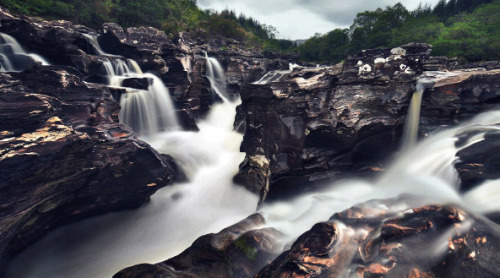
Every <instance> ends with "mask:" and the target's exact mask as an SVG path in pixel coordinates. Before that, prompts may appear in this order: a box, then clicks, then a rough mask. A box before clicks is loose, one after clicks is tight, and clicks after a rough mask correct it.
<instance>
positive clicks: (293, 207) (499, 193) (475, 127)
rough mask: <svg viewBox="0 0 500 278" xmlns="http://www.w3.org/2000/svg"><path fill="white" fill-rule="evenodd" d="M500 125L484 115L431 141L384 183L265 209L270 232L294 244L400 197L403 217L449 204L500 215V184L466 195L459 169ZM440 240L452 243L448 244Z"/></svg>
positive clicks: (403, 159) (353, 183) (339, 186)
mask: <svg viewBox="0 0 500 278" xmlns="http://www.w3.org/2000/svg"><path fill="white" fill-rule="evenodd" d="M499 125H500V111H493V112H486V113H483V114H480V115H478V116H476V117H475V118H474V119H472V120H470V121H469V122H466V123H463V124H462V125H460V126H458V127H455V128H451V129H448V130H443V131H440V132H437V133H435V134H433V135H431V136H429V137H428V138H425V139H424V140H423V141H422V142H419V143H418V144H416V145H415V146H414V147H413V148H412V149H411V150H408V151H406V152H404V153H402V155H401V156H400V157H398V159H397V160H396V161H394V162H393V163H392V166H391V167H390V168H389V169H388V170H387V171H386V172H385V173H384V174H383V175H382V176H381V177H379V178H377V179H375V180H373V181H367V180H347V181H341V182H337V183H335V184H332V185H331V186H329V187H328V188H326V189H324V190H323V191H320V192H315V193H310V194H305V195H302V196H299V197H297V198H295V199H292V200H287V201H279V202H274V203H271V204H265V205H264V206H262V207H261V213H262V215H264V216H265V218H266V222H267V226H268V227H273V228H276V229H278V230H280V231H282V232H284V233H287V236H288V243H289V244H291V243H292V242H293V241H294V240H295V239H296V238H297V237H298V236H299V235H301V234H302V233H304V232H305V231H307V230H308V229H310V228H311V227H312V226H313V225H314V224H315V223H318V222H321V221H325V220H328V219H329V218H330V217H331V216H332V215H333V214H334V213H335V212H341V211H344V210H346V209H348V208H350V207H352V206H354V205H356V204H359V203H363V202H367V201H370V200H371V201H370V202H369V203H368V204H366V205H367V206H370V208H371V209H373V210H374V211H377V210H380V209H388V208H387V207H386V206H385V205H384V204H382V203H381V202H380V201H378V200H384V199H388V198H395V197H398V196H406V198H404V199H403V200H404V201H403V203H401V205H400V206H399V207H398V208H397V209H398V210H397V211H395V212H398V213H404V212H405V211H406V210H408V209H411V208H413V207H418V206H423V205H428V204H449V203H451V204H455V205H458V206H459V207H462V208H464V209H466V210H467V211H469V212H473V213H477V214H483V213H489V212H494V211H500V190H499V189H498V185H500V180H493V181H486V182H485V183H484V184H482V185H479V186H477V187H476V188H474V189H472V190H471V191H469V192H465V193H460V192H459V190H458V188H457V183H458V177H457V173H456V170H455V168H454V166H453V164H454V162H455V161H456V154H457V152H459V151H460V150H462V149H464V148H466V147H468V146H471V145H473V144H475V143H478V142H480V141H482V140H483V139H484V136H485V135H486V134H488V133H498V132H500V126H499ZM466 135H468V136H470V137H469V140H468V141H466V142H465V143H463V144H461V145H460V146H456V144H455V143H456V142H457V141H458V138H459V137H460V138H463V137H464V136H466ZM410 196H411V197H410ZM388 212H389V211H388ZM436 240H438V239H436ZM439 240H443V241H444V243H447V242H448V238H445V239H439ZM442 243H443V242H440V243H439V244H442ZM439 244H438V245H436V246H440V245H439ZM427 251H428V252H431V251H432V252H434V251H436V252H437V251H439V250H427Z"/></svg>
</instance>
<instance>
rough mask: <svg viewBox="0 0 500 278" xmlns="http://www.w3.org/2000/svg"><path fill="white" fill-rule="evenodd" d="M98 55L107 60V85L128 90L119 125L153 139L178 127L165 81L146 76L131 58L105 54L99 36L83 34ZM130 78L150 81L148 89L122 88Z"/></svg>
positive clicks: (105, 65)
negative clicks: (161, 132) (153, 136)
mask: <svg viewBox="0 0 500 278" xmlns="http://www.w3.org/2000/svg"><path fill="white" fill-rule="evenodd" d="M83 35H84V36H85V37H86V38H87V39H88V41H89V43H90V44H91V45H92V46H93V47H94V49H95V50H96V52H97V53H99V55H104V56H110V57H109V58H105V59H104V61H103V63H102V65H103V68H104V70H105V71H106V76H107V78H108V85H109V86H112V87H121V88H125V89H126V93H125V94H123V95H122V96H121V98H120V106H121V107H122V108H121V110H120V115H119V117H118V118H119V120H120V123H122V124H124V125H126V126H128V127H130V128H132V129H133V130H134V131H135V132H136V133H137V134H139V135H141V136H151V135H153V134H156V133H158V132H160V131H164V130H172V129H176V128H178V127H179V121H178V119H177V115H176V113H175V107H174V104H173V101H172V99H171V97H170V92H169V91H168V88H167V87H165V84H163V81H162V80H161V79H160V78H158V76H156V75H154V74H152V73H143V72H142V70H141V68H140V66H139V65H138V64H137V62H136V61H134V60H132V59H124V58H121V57H120V56H116V55H110V54H108V53H105V52H104V51H103V50H102V49H101V47H100V46H99V43H98V42H97V38H96V36H92V35H89V34H83ZM129 78H137V79H147V80H148V82H149V86H148V88H147V90H139V89H133V88H126V87H123V82H124V81H125V80H126V79H129Z"/></svg>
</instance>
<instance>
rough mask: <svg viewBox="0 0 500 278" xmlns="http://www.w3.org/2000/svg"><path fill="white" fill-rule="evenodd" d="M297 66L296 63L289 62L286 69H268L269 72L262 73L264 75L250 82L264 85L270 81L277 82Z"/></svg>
mask: <svg viewBox="0 0 500 278" xmlns="http://www.w3.org/2000/svg"><path fill="white" fill-rule="evenodd" d="M297 67H300V66H299V65H297V64H289V69H288V70H273V71H270V72H268V73H266V74H264V76H262V77H261V78H260V79H259V80H257V81H255V82H253V83H252V84H256V85H265V84H269V83H272V82H279V81H280V80H281V78H282V77H283V76H285V75H287V74H289V73H291V72H292V71H293V69H294V68H297Z"/></svg>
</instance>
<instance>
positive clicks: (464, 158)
mask: <svg viewBox="0 0 500 278" xmlns="http://www.w3.org/2000/svg"><path fill="white" fill-rule="evenodd" d="M499 151H500V134H488V135H486V136H485V139H484V140H483V141H481V142H478V143H476V144H474V145H472V146H469V147H467V148H465V149H463V150H461V151H459V152H458V153H457V157H458V161H457V162H456V163H455V168H456V169H457V171H458V174H459V176H460V180H461V187H460V189H461V190H462V191H467V190H469V189H471V188H473V187H475V186H477V185H479V184H481V183H483V182H485V181H487V180H497V179H500V171H498V169H500V158H499V157H498V156H496V155H493V154H496V153H499Z"/></svg>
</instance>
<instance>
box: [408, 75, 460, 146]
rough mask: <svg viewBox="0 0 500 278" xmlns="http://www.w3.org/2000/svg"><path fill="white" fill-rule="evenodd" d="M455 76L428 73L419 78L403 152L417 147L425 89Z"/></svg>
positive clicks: (412, 99) (412, 100)
mask: <svg viewBox="0 0 500 278" xmlns="http://www.w3.org/2000/svg"><path fill="white" fill-rule="evenodd" d="M454 76H456V74H455V73H452V72H441V71H428V72H425V73H424V74H422V75H421V76H420V77H419V78H418V80H417V86H416V87H417V88H416V91H415V93H414V94H413V95H412V98H411V101H410V107H409V109H408V116H407V117H406V122H405V126H404V131H403V137H402V140H401V142H402V143H401V150H402V151H403V152H404V151H407V150H410V149H411V148H413V147H414V146H415V145H416V142H417V137H418V125H419V121H420V107H421V106H422V96H423V94H424V91H425V89H427V88H432V87H433V86H434V84H435V83H436V82H439V81H442V80H444V79H446V78H449V77H454Z"/></svg>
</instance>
